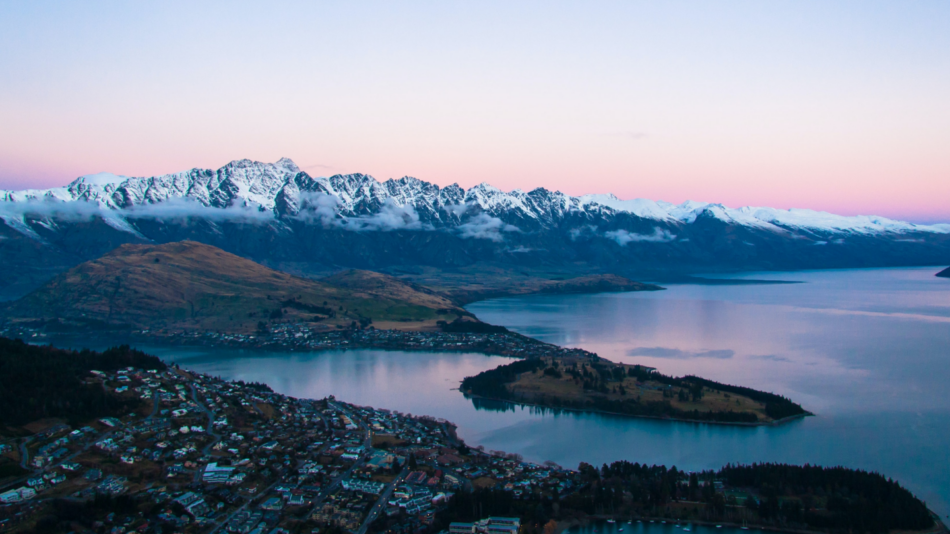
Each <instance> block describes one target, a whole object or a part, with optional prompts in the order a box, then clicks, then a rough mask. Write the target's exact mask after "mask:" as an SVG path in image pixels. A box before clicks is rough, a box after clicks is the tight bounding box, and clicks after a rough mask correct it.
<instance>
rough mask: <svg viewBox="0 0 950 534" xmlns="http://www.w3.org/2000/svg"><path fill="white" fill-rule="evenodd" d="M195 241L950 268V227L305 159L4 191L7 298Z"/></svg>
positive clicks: (510, 255)
mask: <svg viewBox="0 0 950 534" xmlns="http://www.w3.org/2000/svg"><path fill="white" fill-rule="evenodd" d="M184 239H190V240H194V241H200V242H203V243H207V244H209V245H214V246H217V247H219V248H222V249H225V250H227V251H229V252H232V253H234V254H238V255H241V256H244V257H247V258H250V259H253V260H255V261H258V262H262V263H265V264H267V265H270V266H273V267H278V268H281V267H282V266H287V269H290V270H292V271H293V272H296V273H300V274H313V275H317V274H320V273H327V272H332V271H333V270H334V269H339V268H341V267H356V268H364V269H372V270H382V271H387V270H390V271H392V272H394V273H396V272H415V271H419V272H421V271H420V269H421V270H425V269H433V268H434V269H438V270H442V271H453V272H455V271H457V270H458V269H474V271H473V272H478V269H480V267H479V266H481V265H486V266H489V267H490V268H491V269H495V272H497V270H498V269H501V270H502V271H504V270H505V269H517V270H519V272H521V271H525V270H531V269H540V270H541V271H543V272H545V273H554V272H564V273H565V274H570V273H578V272H583V273H588V272H609V273H613V274H620V275H626V276H629V277H631V278H640V279H644V278H649V277H653V276H654V275H657V276H666V275H668V274H670V273H674V274H675V273H681V274H689V273H696V272H709V271H716V270H731V271H735V270H791V269H811V268H838V267H883V266H896V265H940V264H943V265H946V264H947V263H950V225H947V224H937V225H917V224H911V223H907V222H901V221H894V220H891V219H887V218H884V217H870V216H858V217H843V216H839V215H833V214H830V213H822V212H815V211H810V210H778V209H774V208H752V207H746V208H738V209H732V208H727V207H725V206H723V205H721V204H708V203H702V202H684V203H682V204H678V205H674V204H670V203H666V202H655V201H652V200H644V199H637V200H620V199H618V198H617V197H615V196H613V195H584V196H580V197H573V196H570V195H565V194H563V193H560V192H552V191H549V190H547V189H543V188H539V189H535V190H533V191H529V192H525V191H521V190H515V191H510V192H504V191H501V190H499V189H497V188H495V187H492V186H491V185H488V184H481V185H477V186H475V187H472V188H470V189H467V190H466V189H463V188H461V187H459V186H458V185H450V186H447V187H439V186H438V185H435V184H432V183H428V182H424V181H422V180H417V179H415V178H409V177H406V178H400V179H398V180H396V179H393V180H386V181H383V182H380V181H377V180H376V179H374V178H372V177H370V176H367V175H364V174H347V175H335V176H330V177H312V176H310V175H308V174H307V173H305V172H302V171H301V170H300V169H299V168H298V167H297V165H295V164H294V163H293V162H292V161H290V160H289V159H281V160H280V161H277V162H276V163H259V162H254V161H248V160H240V161H233V162H231V163H229V164H227V165H225V166H224V167H222V168H220V169H218V170H205V169H192V170H189V171H184V172H180V173H176V174H167V175H163V176H155V177H150V178H130V177H126V176H116V175H113V174H107V173H102V174H93V175H88V176H82V177H80V178H77V179H76V180H75V181H73V182H72V183H70V184H69V185H67V186H65V187H58V188H53V189H46V190H26V191H0V298H11V297H16V296H20V295H22V294H24V293H25V292H27V291H29V290H31V289H33V288H35V287H37V286H38V285H39V284H41V283H43V282H45V281H46V280H48V279H49V278H50V277H52V276H55V275H56V274H57V273H60V272H62V271H64V270H66V269H68V268H70V267H72V266H74V265H76V264H78V263H80V262H82V261H86V260H89V259H94V258H97V257H99V256H101V255H102V254H105V253H106V252H108V251H110V250H112V249H113V248H115V247H117V246H119V245H121V244H123V243H130V242H132V243H166V242H171V241H181V240H184ZM649 279H652V280H656V279H657V278H656V277H653V278H649Z"/></svg>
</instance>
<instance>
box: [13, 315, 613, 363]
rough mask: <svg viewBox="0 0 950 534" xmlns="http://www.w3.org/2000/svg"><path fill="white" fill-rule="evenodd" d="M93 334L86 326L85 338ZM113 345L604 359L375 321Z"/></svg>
mask: <svg viewBox="0 0 950 534" xmlns="http://www.w3.org/2000/svg"><path fill="white" fill-rule="evenodd" d="M0 336H5V337H10V338H21V339H24V340H29V341H31V342H40V343H42V342H44V340H48V339H52V338H55V339H57V340H58V341H59V340H62V339H68V338H69V337H70V332H69V331H66V332H52V331H50V330H49V329H47V328H44V327H42V326H28V325H23V324H19V323H7V324H0ZM91 336H95V332H94V331H88V330H86V331H83V332H82V339H83V340H84V341H86V340H88V339H90V337H91ZM103 336H104V337H107V338H108V340H109V344H111V345H114V344H115V343H116V342H118V341H129V342H140V343H141V342H152V343H161V344H169V345H193V346H214V347H232V348H245V349H263V350H274V351H280V350H287V351H308V352H310V351H321V350H345V349H384V350H412V351H439V352H478V353H481V354H488V355H493V356H507V357H511V358H540V357H549V358H551V357H553V358H571V359H575V358H583V359H594V360H597V359H600V358H599V357H598V356H597V355H596V354H594V353H592V352H589V351H586V350H583V349H577V348H564V347H559V346H557V345H552V344H550V343H545V342H543V341H538V340H536V339H532V338H530V337H527V336H523V335H520V334H516V333H513V332H507V331H500V332H491V333H480V332H422V331H404V330H378V329H376V328H374V327H372V326H369V327H367V328H360V327H358V326H354V327H352V328H347V329H342V330H331V331H326V330H317V329H314V328H313V327H312V325H310V324H308V323H276V324H271V325H266V326H262V327H261V328H260V329H259V330H258V331H257V332H255V333H254V334H238V333H223V332H214V331H188V330H173V331H160V330H134V331H129V332H127V333H125V334H122V333H121V332H117V331H104V332H103Z"/></svg>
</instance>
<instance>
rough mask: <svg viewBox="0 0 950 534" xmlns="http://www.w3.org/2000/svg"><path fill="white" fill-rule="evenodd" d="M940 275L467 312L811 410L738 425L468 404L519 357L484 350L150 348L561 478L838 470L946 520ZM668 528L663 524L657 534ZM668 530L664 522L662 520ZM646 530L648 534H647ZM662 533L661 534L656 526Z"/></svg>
mask: <svg viewBox="0 0 950 534" xmlns="http://www.w3.org/2000/svg"><path fill="white" fill-rule="evenodd" d="M935 272H937V270H935V269H932V268H930V269H869V270H841V271H815V272H795V273H753V274H744V275H741V276H737V278H746V279H759V280H765V279H768V280H786V281H798V282H802V283H796V284H769V285H685V284H684V285H671V286H669V287H668V289H667V290H665V291H658V292H638V293H606V294H596V295H545V296H529V297H519V298H505V299H496V300H491V301H484V302H479V303H475V304H472V305H470V306H468V309H469V310H470V311H472V312H473V313H475V314H476V315H477V316H478V317H479V318H481V319H482V320H484V321H487V322H489V323H494V324H501V325H505V326H507V327H509V328H511V329H512V330H515V331H517V332H520V333H523V334H526V335H530V336H532V337H535V338H538V339H541V340H543V341H547V342H550V343H555V344H558V345H562V346H570V347H582V348H584V349H587V350H591V351H593V352H596V353H598V354H600V355H601V356H603V357H606V358H609V359H612V360H617V361H623V362H636V363H641V364H644V365H649V366H653V367H657V368H658V369H659V370H660V371H661V372H663V373H666V374H675V375H682V374H687V373H691V374H697V375H700V376H704V377H707V378H710V379H714V380H718V381H721V382H727V383H732V384H740V385H744V386H750V387H754V388H757V389H764V390H769V391H773V392H776V393H781V394H783V395H786V396H788V397H791V398H792V399H793V400H795V401H796V402H799V403H801V404H802V405H803V406H804V407H805V408H806V409H808V410H810V411H812V412H814V413H815V414H816V416H815V417H809V418H806V419H804V420H799V421H795V422H792V423H789V424H786V425H782V426H779V427H732V426H721V425H708V424H694V423H678V422H669V421H658V420H650V419H635V418H627V417H618V416H607V415H596V414H583V413H570V412H568V413H550V412H546V411H543V410H537V409H532V408H512V407H510V406H508V405H499V404H497V403H487V404H486V403H479V404H478V405H476V404H474V403H473V402H472V401H470V400H467V399H465V398H464V397H463V396H462V395H461V394H460V393H459V392H458V391H457V390H456V389H454V388H457V387H458V383H459V381H460V380H461V379H462V378H464V377H465V376H468V375H472V374H476V373H478V372H481V371H483V370H486V369H490V368H493V367H496V366H498V365H501V364H504V363H507V362H510V361H511V360H509V359H505V358H500V357H489V356H483V355H479V354H437V353H408V352H387V351H375V350H352V351H335V352H322V353H307V354H301V353H266V352H250V351H240V350H226V349H169V348H166V347H142V348H143V349H146V350H148V351H150V352H152V353H155V354H157V355H159V356H162V357H164V358H166V359H169V360H172V361H176V362H178V363H179V364H181V365H182V366H185V367H188V368H192V369H195V370H198V371H201V372H206V373H211V374H214V375H218V376H223V377H226V378H231V379H242V380H251V381H259V382H265V383H267V384H269V385H270V386H271V387H273V388H274V390H276V391H278V392H281V393H285V394H288V395H293V396H296V397H315V398H318V397H324V396H326V395H329V394H334V395H336V396H337V397H338V398H340V399H341V400H345V401H348V402H353V403H357V404H365V405H372V406H377V407H382V408H390V409H395V410H398V411H401V412H404V413H412V414H426V415H433V416H436V417H443V418H445V419H449V420H451V421H453V422H455V423H456V424H457V425H458V426H459V435H460V436H461V437H463V438H464V439H465V440H466V441H467V442H468V443H469V444H470V445H473V446H474V445H484V446H485V448H486V449H488V450H503V451H507V452H516V453H519V454H522V455H523V456H524V457H525V458H526V459H528V460H533V461H538V462H540V461H545V460H553V461H555V462H558V463H559V464H561V465H564V466H567V467H576V466H577V464H578V463H579V462H581V461H586V462H589V463H593V464H595V465H598V464H600V463H604V462H610V461H614V460H620V459H627V460H630V461H637V462H641V463H649V464H665V465H669V466H672V465H675V466H677V467H678V468H680V469H684V470H700V469H715V468H718V467H721V466H722V465H724V464H726V463H740V462H743V463H749V462H763V461H771V462H787V463H795V464H804V463H812V464H821V465H844V466H849V467H855V468H862V469H867V470H874V471H879V472H881V473H884V474H885V475H887V476H890V477H893V478H895V479H897V480H899V481H900V482H901V483H902V484H904V485H905V486H906V487H908V488H910V489H911V490H912V491H913V492H914V493H916V494H917V495H918V496H919V497H921V498H922V499H924V500H925V501H927V503H928V505H929V506H930V507H931V509H933V510H935V511H937V512H938V513H940V515H941V516H946V515H947V514H948V513H950V395H948V394H947V385H948V384H950V280H947V279H940V278H936V277H934V276H933V275H934V273H935ZM656 528H659V527H656ZM664 528H666V526H664ZM650 531H651V532H653V531H654V530H652V529H651V530H650ZM657 532H658V531H657Z"/></svg>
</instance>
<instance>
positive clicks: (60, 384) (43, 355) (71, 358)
mask: <svg viewBox="0 0 950 534" xmlns="http://www.w3.org/2000/svg"><path fill="white" fill-rule="evenodd" d="M123 367H135V368H137V369H165V364H164V363H162V361H161V360H159V359H158V358H156V357H155V356H150V355H148V354H145V353H143V352H140V351H137V350H134V349H131V348H129V346H128V345H123V346H121V347H114V348H111V349H108V350H105V351H103V352H95V351H91V350H81V351H68V350H62V349H56V348H53V347H39V346H34V345H28V344H26V343H24V342H23V341H21V340H12V339H7V338H0V427H13V426H19V425H23V424H26V423H29V422H30V421H35V420H37V419H42V418H44V417H60V418H64V419H67V420H70V421H71V422H77V421H81V420H84V419H89V418H93V417H102V416H106V415H115V414H123V413H127V412H128V410H129V409H130V408H132V407H134V405H136V404H137V402H138V401H137V399H127V398H121V397H120V396H118V395H115V394H114V393H109V392H107V391H106V390H104V389H103V388H102V386H101V385H99V384H87V383H86V382H85V381H84V378H86V377H87V376H88V374H89V371H91V370H100V371H113V370H116V369H121V368H123Z"/></svg>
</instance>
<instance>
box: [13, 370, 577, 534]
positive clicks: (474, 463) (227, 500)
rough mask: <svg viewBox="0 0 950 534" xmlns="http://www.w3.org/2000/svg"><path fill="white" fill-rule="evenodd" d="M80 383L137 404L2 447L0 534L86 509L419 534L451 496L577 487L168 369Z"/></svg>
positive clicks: (524, 467) (426, 435) (494, 456)
mask: <svg viewBox="0 0 950 534" xmlns="http://www.w3.org/2000/svg"><path fill="white" fill-rule="evenodd" d="M87 381H90V382H98V383H100V384H101V385H102V386H103V387H104V388H107V389H109V390H112V391H114V392H115V393H117V394H119V395H124V396H137V397H139V398H140V399H141V401H142V402H141V408H140V409H139V410H137V411H135V412H133V413H129V414H127V415H125V416H123V417H105V418H101V419H98V420H96V421H95V422H93V423H90V424H89V425H87V426H82V427H80V428H71V427H69V426H67V425H65V424H62V423H57V424H52V425H50V426H48V428H43V429H41V430H39V429H38V431H37V432H36V433H35V434H33V435H32V436H29V437H26V438H19V439H9V440H7V441H5V442H4V443H3V444H2V445H0V451H2V454H3V455H4V456H6V457H7V458H8V459H11V460H14V461H16V462H18V463H19V465H20V466H22V467H23V468H26V469H27V470H29V474H27V475H24V476H22V477H20V478H19V479H17V480H14V481H12V482H9V481H8V482H7V484H6V487H4V488H0V502H2V504H3V506H2V507H0V527H2V528H3V529H10V528H16V527H17V526H18V525H21V523H23V522H25V521H35V520H36V517H37V516H38V515H39V516H42V512H43V509H44V507H47V506H52V505H54V504H57V503H63V502H85V503H93V506H92V508H91V509H92V510H97V509H100V508H101V513H100V514H98V515H97V516H96V517H94V518H93V522H92V524H91V527H92V528H93V529H95V530H97V531H105V532H132V531H138V532H146V531H148V532H152V531H154V532H162V531H175V532H179V531H185V532H233V533H241V534H251V533H255V534H256V533H267V532H269V533H291V532H294V533H296V532H308V533H311V532H321V531H323V532H331V531H347V532H352V533H357V534H366V533H367V532H382V531H385V532H389V533H392V534H402V533H406V534H409V533H417V532H424V531H427V530H428V529H429V528H430V526H431V525H432V524H433V521H434V520H435V516H436V513H437V512H438V511H439V510H440V509H441V508H442V507H444V506H445V505H446V503H447V502H448V500H449V499H451V497H452V496H453V494H455V493H456V492H458V491H471V490H473V489H475V488H484V487H495V488H499V489H504V490H506V491H508V492H510V493H511V494H512V495H514V496H515V497H516V498H522V497H525V496H527V495H531V494H547V495H552V494H554V493H558V494H561V495H564V494H567V493H569V492H570V491H571V490H572V488H575V487H576V484H577V481H578V478H577V477H578V474H577V473H576V472H574V471H570V470H565V469H562V468H560V467H558V466H556V465H553V464H548V465H536V464H532V463H528V462H524V461H522V460H521V459H520V458H518V457H517V456H515V455H505V454H503V453H500V452H484V451H481V450H475V449H470V448H468V447H467V446H465V445H464V444H463V443H461V442H460V441H459V440H458V439H457V438H456V437H455V432H454V427H453V426H452V424H451V423H449V422H447V421H442V420H437V419H432V418H427V417H411V416H408V415H403V414H400V413H397V412H391V411H388V410H382V409H374V408H369V407H360V406H354V405H350V404H346V403H344V402H341V401H338V400H335V399H334V398H332V397H330V398H327V399H322V400H306V399H295V398H291V397H287V396H284V395H280V394H277V393H274V392H272V391H270V389H269V388H268V387H266V386H263V385H261V384H244V383H241V382H227V381H224V380H221V379H218V378H214V377H210V376H206V375H201V374H196V373H192V372H187V371H184V370H180V369H176V368H168V369H167V370H164V371H156V370H151V371H146V370H141V369H133V368H128V369H122V370H119V371H116V372H108V373H106V372H101V371H93V372H92V373H91V377H90V378H88V379H87ZM98 503H102V506H101V507H98V506H96V505H97V504H98ZM498 521H502V523H503V524H502V523H499V522H498ZM513 521H514V523H513ZM513 525H514V526H513ZM512 526H513V528H514V530H513V532H517V530H518V524H517V520H516V519H511V518H508V519H497V520H496V521H495V522H492V521H491V520H489V519H488V518H486V519H485V521H484V522H482V523H481V524H480V528H481V529H482V531H485V529H487V528H488V527H492V528H493V529H494V530H492V532H496V531H497V532H501V530H498V529H500V528H501V529H502V530H504V529H507V530H506V531H505V532H509V533H510V532H512V530H511V529H512ZM478 527H479V525H476V524H474V523H473V524H453V529H454V530H453V531H456V530H459V529H461V530H462V531H466V532H475V531H476V528H478ZM502 527H504V528H502Z"/></svg>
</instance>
